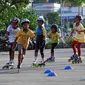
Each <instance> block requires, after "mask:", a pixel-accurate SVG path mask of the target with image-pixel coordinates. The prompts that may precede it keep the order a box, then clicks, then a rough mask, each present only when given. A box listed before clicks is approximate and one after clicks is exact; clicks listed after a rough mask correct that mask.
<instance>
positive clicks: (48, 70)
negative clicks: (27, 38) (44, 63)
mask: <svg viewBox="0 0 85 85" xmlns="http://www.w3.org/2000/svg"><path fill="white" fill-rule="evenodd" d="M50 72H52V71H51V70H50V69H47V70H46V71H45V72H44V74H48V73H50Z"/></svg>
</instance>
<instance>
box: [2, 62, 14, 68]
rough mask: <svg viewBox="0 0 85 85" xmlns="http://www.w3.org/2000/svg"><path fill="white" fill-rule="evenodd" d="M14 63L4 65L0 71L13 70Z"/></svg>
mask: <svg viewBox="0 0 85 85" xmlns="http://www.w3.org/2000/svg"><path fill="white" fill-rule="evenodd" d="M13 66H14V63H13V62H9V63H6V65H5V66H3V67H2V69H13Z"/></svg>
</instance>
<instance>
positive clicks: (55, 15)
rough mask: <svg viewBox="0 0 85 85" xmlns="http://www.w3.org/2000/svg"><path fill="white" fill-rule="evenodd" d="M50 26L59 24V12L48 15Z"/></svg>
mask: <svg viewBox="0 0 85 85" xmlns="http://www.w3.org/2000/svg"><path fill="white" fill-rule="evenodd" d="M46 18H47V20H48V23H49V24H59V14H58V12H55V13H48V14H47V15H46Z"/></svg>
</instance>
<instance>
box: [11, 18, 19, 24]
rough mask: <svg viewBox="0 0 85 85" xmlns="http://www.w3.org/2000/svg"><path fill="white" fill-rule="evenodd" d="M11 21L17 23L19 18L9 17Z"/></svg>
mask: <svg viewBox="0 0 85 85" xmlns="http://www.w3.org/2000/svg"><path fill="white" fill-rule="evenodd" d="M11 22H16V23H18V22H20V19H19V18H17V17H15V18H13V19H11Z"/></svg>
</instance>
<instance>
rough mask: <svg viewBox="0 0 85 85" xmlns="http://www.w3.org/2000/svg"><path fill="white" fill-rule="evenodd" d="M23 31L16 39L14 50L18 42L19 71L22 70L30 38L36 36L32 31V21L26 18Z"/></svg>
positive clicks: (23, 21) (23, 22) (22, 22)
mask: <svg viewBox="0 0 85 85" xmlns="http://www.w3.org/2000/svg"><path fill="white" fill-rule="evenodd" d="M21 25H22V29H21V30H20V31H19V32H18V33H17V34H16V38H15V41H14V44H13V48H12V49H13V50H14V48H15V45H16V42H17V47H18V65H17V68H18V71H19V69H20V68H21V63H22V61H23V59H24V55H25V54H26V50H27V48H28V45H29V40H30V38H33V37H34V36H35V35H34V33H33V31H32V30H30V21H29V20H28V19H27V18H25V19H23V20H22V21H21Z"/></svg>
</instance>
